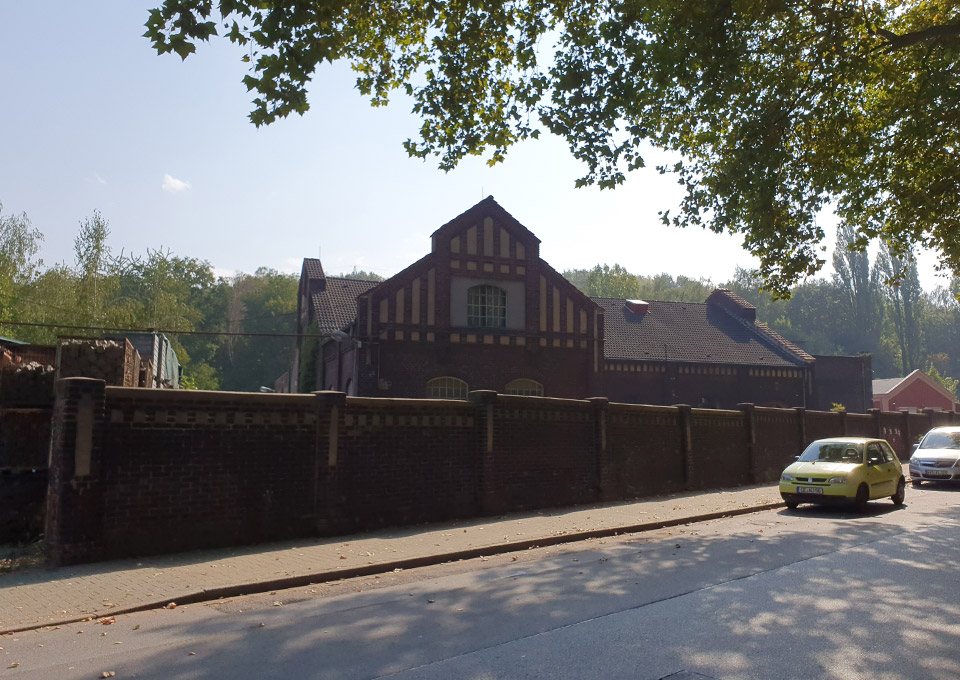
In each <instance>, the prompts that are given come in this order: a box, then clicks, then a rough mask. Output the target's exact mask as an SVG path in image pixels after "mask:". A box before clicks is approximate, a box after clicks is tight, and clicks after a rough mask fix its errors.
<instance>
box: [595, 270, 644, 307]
mask: <svg viewBox="0 0 960 680" xmlns="http://www.w3.org/2000/svg"><path fill="white" fill-rule="evenodd" d="M584 292H585V293H586V294H587V295H591V296H593V297H608V298H620V299H622V300H632V299H639V298H640V287H639V285H638V284H637V277H636V276H635V275H633V274H631V273H630V272H628V271H627V270H626V269H625V268H624V267H621V266H620V265H619V264H614V265H613V266H612V267H611V266H610V265H606V264H605V265H599V264H598V265H597V266H596V267H594V268H593V269H591V270H590V273H589V274H587V280H586V288H585V289H584Z"/></svg>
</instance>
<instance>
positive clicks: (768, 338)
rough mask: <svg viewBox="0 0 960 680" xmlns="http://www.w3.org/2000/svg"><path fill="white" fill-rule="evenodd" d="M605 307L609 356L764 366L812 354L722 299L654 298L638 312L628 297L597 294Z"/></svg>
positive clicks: (789, 363) (798, 363)
mask: <svg viewBox="0 0 960 680" xmlns="http://www.w3.org/2000/svg"><path fill="white" fill-rule="evenodd" d="M592 299H593V300H594V301H595V302H597V303H598V304H600V306H601V307H603V310H604V320H603V327H604V352H603V353H604V357H605V358H607V359H633V360H648V361H663V360H665V359H666V360H669V361H696V362H704V363H723V364H744V365H747V364H749V365H762V366H780V367H785V366H802V365H803V364H804V363H805V357H809V355H808V354H806V352H803V351H802V350H800V349H799V348H797V347H796V346H794V345H792V344H791V343H789V342H787V341H786V340H784V339H783V338H781V337H780V336H779V335H777V334H776V333H774V332H773V331H771V330H770V329H769V328H766V327H765V326H763V327H760V326H759V325H753V324H747V323H745V322H744V321H743V320H742V319H739V318H737V317H735V316H733V315H732V314H731V313H730V312H727V311H725V310H724V309H722V308H721V307H719V306H717V305H708V304H704V303H690V302H660V301H650V306H649V308H648V311H647V312H646V313H643V314H637V313H634V312H632V311H630V310H629V309H628V308H627V304H626V300H621V299H614V298H592Z"/></svg>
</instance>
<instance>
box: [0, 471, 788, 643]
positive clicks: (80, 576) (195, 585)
mask: <svg viewBox="0 0 960 680" xmlns="http://www.w3.org/2000/svg"><path fill="white" fill-rule="evenodd" d="M780 505H782V501H781V499H780V494H779V492H778V491H777V486H776V485H775V484H773V485H771V484H766V485H762V486H750V487H740V488H737V489H727V490H720V491H710V492H705V493H695V494H678V495H672V496H663V497H658V498H651V499H645V500H639V501H633V502H618V503H610V504H603V505H591V506H579V507H575V508H561V509H551V510H543V511H539V512H532V513H525V514H510V515H504V516H500V517H487V518H480V519H471V520H463V521H458V522H450V523H443V524H429V525H421V526H415V527H401V528H396V529H388V530H383V531H377V532H369V533H363V534H355V535H351V536H337V537H324V538H319V539H300V540H296V541H286V542H283V543H270V544H261V545H254V546H243V547H235V548H224V549H217V550H203V551H194V552H189V553H180V554H176V555H163V556H158V557H149V558H141V559H128V560H118V561H113V562H98V563H95V564H84V565H77V566H70V567H60V568H57V569H43V568H37V569H28V570H24V571H18V572H12V573H9V574H5V575H0V634H3V633H10V632H16V631H21V630H30V629H33V628H42V627H45V626H54V625H60V624H64V623H71V622H73V621H83V620H87V619H91V618H92V619H97V618H101V617H108V616H115V615H117V614H122V613H127V612H132V611H141V610H145V609H154V608H159V607H163V606H167V605H169V603H171V602H173V603H177V604H178V605H179V604H188V603H194V602H204V601H209V600H215V599H217V598H220V597H230V596H236V595H242V594H251V593H259V592H266V591H271V590H277V589H281V588H292V587H296V586H301V585H307V584H310V583H322V582H325V581H334V580H338V579H342V578H350V577H354V576H361V575H368V574H377V573H384V572H389V571H393V570H395V569H407V568H412V567H418V566H425V565H430V564H441V563H444V562H452V561H456V560H460V559H469V558H473V557H480V556H487V555H494V554H500V553H505V552H514V551H517V550H526V549H529V548H533V547H540V546H546V545H556V544H558V543H568V542H573V541H578V540H584V539H587V538H594V537H600V536H610V535H614V534H623V533H635V532H640V531H647V530H651V529H658V528H661V527H665V526H676V525H682V524H688V523H691V522H698V521H705V520H710V519H717V518H720V517H723V516H732V515H738V514H745V513H750V512H757V511H760V510H765V509H769V508H775V507H779V506H780Z"/></svg>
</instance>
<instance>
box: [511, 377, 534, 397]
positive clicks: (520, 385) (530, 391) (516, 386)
mask: <svg viewBox="0 0 960 680" xmlns="http://www.w3.org/2000/svg"><path fill="white" fill-rule="evenodd" d="M503 393H504V394H519V395H521V396H524V397H542V396H543V385H541V384H540V383H538V382H537V381H536V380H528V379H526V378H521V379H519V380H511V381H510V382H508V383H507V387H506V389H504V390H503Z"/></svg>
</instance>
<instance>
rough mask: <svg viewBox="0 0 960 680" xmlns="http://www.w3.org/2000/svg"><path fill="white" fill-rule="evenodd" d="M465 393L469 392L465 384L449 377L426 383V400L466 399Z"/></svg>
mask: <svg viewBox="0 0 960 680" xmlns="http://www.w3.org/2000/svg"><path fill="white" fill-rule="evenodd" d="M467 392H469V388H468V387H467V383H465V382H464V381H462V380H460V378H454V377H451V376H449V375H445V376H442V377H440V378H434V379H433V380H430V381H428V382H427V398H428V399H466V398H467Z"/></svg>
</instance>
